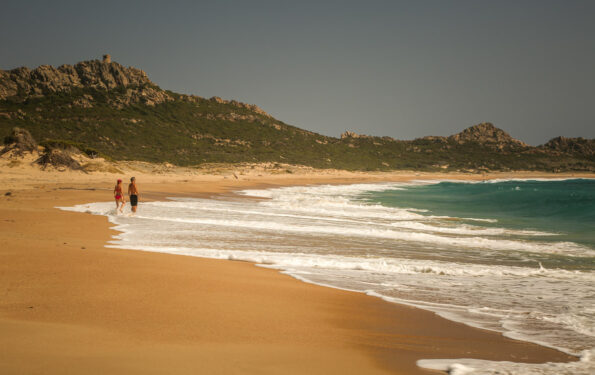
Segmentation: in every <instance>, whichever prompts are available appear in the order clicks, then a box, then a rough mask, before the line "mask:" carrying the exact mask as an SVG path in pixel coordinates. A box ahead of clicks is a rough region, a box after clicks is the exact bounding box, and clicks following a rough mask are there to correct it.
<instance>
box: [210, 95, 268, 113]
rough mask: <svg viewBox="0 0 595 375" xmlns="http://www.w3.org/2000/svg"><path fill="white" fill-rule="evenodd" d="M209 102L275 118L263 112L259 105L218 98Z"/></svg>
mask: <svg viewBox="0 0 595 375" xmlns="http://www.w3.org/2000/svg"><path fill="white" fill-rule="evenodd" d="M209 100H210V101H212V102H214V103H217V104H231V105H233V106H235V107H238V108H243V109H247V110H249V111H252V112H254V113H256V114H259V115H262V116H265V117H269V118H273V116H271V115H269V114H268V113H266V112H265V111H263V110H262V109H260V108H259V107H258V106H257V105H254V104H247V103H242V102H238V101H237V100H225V99H221V98H220V97H218V96H213V97H211V98H210V99H209Z"/></svg>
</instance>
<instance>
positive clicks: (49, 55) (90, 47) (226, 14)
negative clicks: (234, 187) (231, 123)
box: [0, 0, 595, 145]
mask: <svg viewBox="0 0 595 375" xmlns="http://www.w3.org/2000/svg"><path fill="white" fill-rule="evenodd" d="M1 5H2V6H1V12H0V46H1V47H0V69H3V70H9V69H13V68H16V67H19V66H28V67H30V68H34V67H37V66H39V65H42V64H49V65H53V66H59V65H61V64H75V63H76V62H79V61H83V60H92V59H101V56H102V55H103V54H105V53H109V54H111V55H112V60H113V61H117V62H119V63H121V64H123V65H125V66H134V67H137V68H140V69H143V70H144V71H145V72H147V74H148V75H149V78H150V79H151V80H152V81H153V82H154V83H156V84H157V85H159V86H160V87H162V88H164V89H168V90H172V91H175V92H179V93H186V94H195V95H199V96H203V97H207V98H208V97H211V96H220V97H222V98H224V99H236V100H239V101H242V102H246V103H251V104H256V105H258V106H259V107H261V108H262V109H264V110H265V111H267V112H268V113H270V114H272V115H273V116H274V117H276V118H277V119H279V120H281V121H283V122H285V123H288V124H291V125H295V126H298V127H301V128H304V129H308V130H311V131H315V132H318V133H321V134H325V135H330V136H334V137H338V136H339V135H340V134H341V133H342V132H344V131H345V130H350V131H355V132H356V133H360V134H369V135H377V136H390V137H394V138H397V139H413V138H417V137H423V136H426V135H441V136H448V135H451V134H454V133H457V132H459V131H461V130H463V129H465V128H467V127H469V126H471V125H474V124H477V123H480V122H485V121H489V122H492V123H493V124H494V125H496V126H498V127H500V128H502V129H504V130H505V131H507V132H508V133H510V134H511V135H512V136H513V137H515V138H518V139H521V140H523V141H525V142H527V143H529V144H532V145H538V144H542V143H545V142H547V141H548V140H549V139H551V138H553V137H556V136H560V135H561V136H566V137H585V138H595V22H594V21H593V20H594V19H595V1H590V0H583V1H573V0H559V1H550V0H538V1H529V0H516V1H507V0H493V1H484V0H471V1H463V0H461V1H454V0H453V1H447V0H438V1H430V0H416V1H374V0H367V1H349V0H345V1H324V0H319V1H308V0H301V1H284V0H277V1H225V0H219V1H216V0H210V1H175V0H171V1H138V2H134V1H123V0H122V1H108V0H106V1H85V0H79V1H27V0H20V1H11V0H1Z"/></svg>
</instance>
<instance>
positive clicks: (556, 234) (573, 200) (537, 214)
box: [365, 179, 595, 267]
mask: <svg viewBox="0 0 595 375" xmlns="http://www.w3.org/2000/svg"><path fill="white" fill-rule="evenodd" d="M365 199H366V200H367V201H369V202H372V203H380V204H381V205H383V206H388V207H401V208H414V209H421V210H426V211H425V212H422V215H426V216H432V215H434V216H446V217H452V218H463V219H460V221H462V222H467V223H469V224H473V225H478V222H477V221H475V220H466V219H467V218H473V219H488V220H489V221H482V222H480V223H481V224H480V225H482V226H484V227H504V228H510V229H517V230H534V231H539V232H544V234H550V235H544V236H537V237H534V238H533V239H534V240H539V241H549V242H552V241H556V242H559V241H568V242H573V243H577V244H581V245H583V246H586V247H589V248H592V249H595V180H593V179H574V180H554V181H551V180H550V181H541V180H539V181H536V180H529V181H524V180H507V181H500V182H482V183H464V182H440V183H437V184H421V185H410V186H406V187H403V188H398V189H391V190H386V191H380V192H371V193H368V194H366V195H365ZM569 261H570V262H571V263H576V261H577V260H576V259H572V260H569ZM579 261H580V260H579ZM592 261H593V259H592V258H591V259H589V260H583V261H582V262H581V263H583V266H587V267H588V266H593V267H595V265H594V264H593V262H592Z"/></svg>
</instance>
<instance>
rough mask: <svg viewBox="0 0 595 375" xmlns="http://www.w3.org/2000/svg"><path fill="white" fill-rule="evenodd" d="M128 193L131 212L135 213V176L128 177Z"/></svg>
mask: <svg viewBox="0 0 595 375" xmlns="http://www.w3.org/2000/svg"><path fill="white" fill-rule="evenodd" d="M128 195H129V196H130V207H131V208H132V212H135V213H136V206H138V188H137V187H136V178H135V177H131V178H130V184H128Z"/></svg>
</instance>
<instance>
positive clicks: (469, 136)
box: [447, 122, 530, 150]
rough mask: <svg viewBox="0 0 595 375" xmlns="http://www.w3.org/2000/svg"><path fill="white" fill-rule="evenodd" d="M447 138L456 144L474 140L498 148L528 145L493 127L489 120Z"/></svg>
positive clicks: (519, 147) (518, 147)
mask: <svg viewBox="0 0 595 375" xmlns="http://www.w3.org/2000/svg"><path fill="white" fill-rule="evenodd" d="M447 139H448V140H449V141H453V142H456V143H458V144H465V143H469V142H475V143H479V144H481V145H484V146H487V147H490V148H494V149H498V150H504V149H521V148H527V147H530V146H529V145H528V144H526V143H525V142H522V141H519V140H518V139H515V138H513V137H511V136H510V134H508V133H507V132H505V131H504V130H502V129H500V128H497V127H495V126H494V125H493V124H492V123H490V122H482V123H481V124H477V125H473V126H471V127H469V128H467V129H465V130H463V131H462V132H460V133H458V134H454V135H451V136H450V137H448V138H447Z"/></svg>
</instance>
